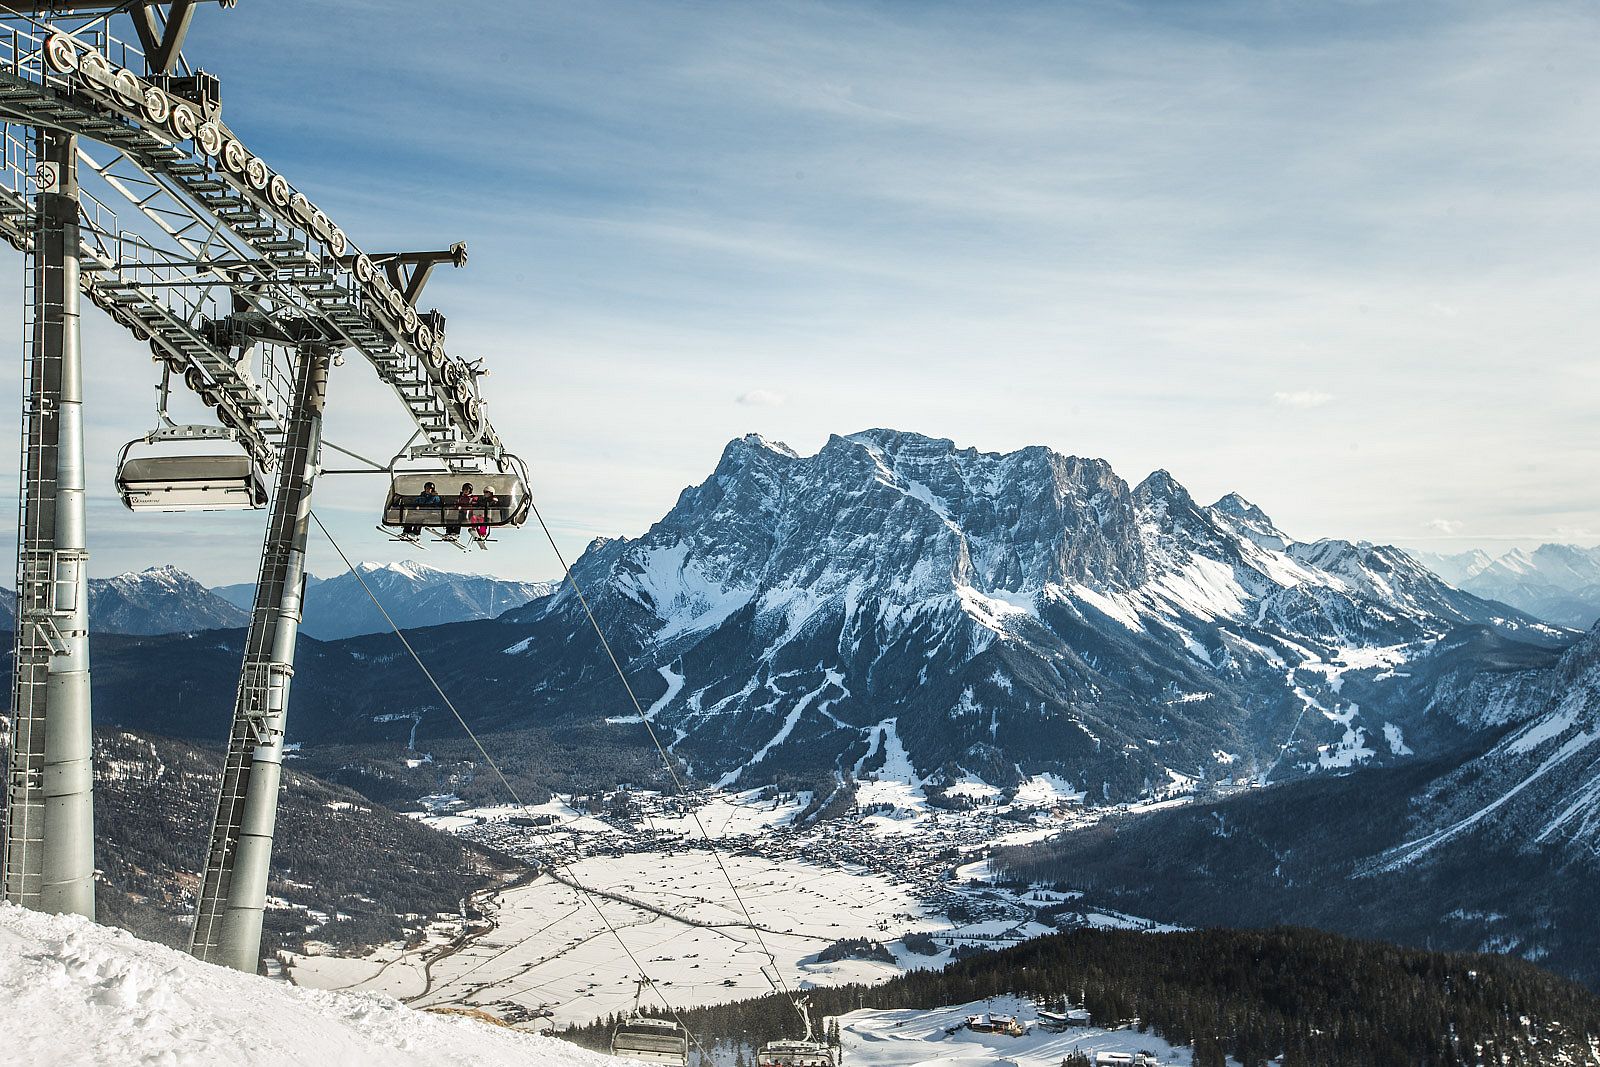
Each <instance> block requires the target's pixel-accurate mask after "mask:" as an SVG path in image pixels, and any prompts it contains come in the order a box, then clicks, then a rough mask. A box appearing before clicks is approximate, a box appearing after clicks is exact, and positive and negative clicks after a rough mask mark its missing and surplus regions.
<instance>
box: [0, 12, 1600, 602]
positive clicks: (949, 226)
mask: <svg viewBox="0 0 1600 1067" xmlns="http://www.w3.org/2000/svg"><path fill="white" fill-rule="evenodd" d="M468 15H470V21H468V20H467V16H468ZM1597 43H1600V6H1597V5H1595V4H1594V3H1541V2H1529V3H1521V4H1516V5H1506V4H1498V3H1474V2H1470V0H1468V2H1452V3H1429V2H1419V3H1408V4H1382V3H1365V2H1363V3H1332V2H1330V3H1271V2H1266V3H1263V2H1250V3H1238V4H1234V3H1227V2H1207V3H1203V4H1195V3H1182V2H1147V3H1136V2H1124V3H1096V2H1088V3H1076V4H1070V5H1069V4H1059V3H1018V2H1004V0H995V2H992V3H985V4H965V3H940V2H917V3H911V2H875V3H864V2H863V3H847V2H839V3H767V2H760V0H732V2H725V3H724V2H683V3H673V4H659V3H621V2H607V0H595V2H590V3H584V4H571V3H549V2H527V0H517V2H510V0H480V2H477V3H474V4H471V5H459V4H439V3H437V2H429V3H424V2H420V0H381V2H380V0H365V2H363V0H345V2H343V3H339V4H327V3H317V2H311V0H271V2H264V0H245V2H244V3H241V4H239V5H238V6H237V7H236V8H233V9H231V10H219V9H216V8H213V7H210V6H206V7H204V8H202V9H201V10H200V12H199V14H198V16H197V17H196V19H195V24H194V28H193V30H192V32H191V34H190V37H189V42H188V45H187V46H186V50H185V51H186V54H187V56H188V57H189V59H190V61H191V62H192V63H194V64H195V65H197V66H200V67H204V68H205V69H207V70H210V71H213V72H215V73H217V74H218V75H219V76H220V77H221V79H222V90H223V100H224V117H225V118H226V120H227V121H228V123H229V124H230V126H232V128H233V129H234V130H235V131H236V132H237V133H238V134H239V135H240V136H241V137H242V138H243V139H244V140H245V142H246V143H247V144H248V145H249V146H250V147H251V148H252V149H253V150H254V151H256V152H257V153H259V154H261V155H262V156H264V157H265V158H266V159H267V160H268V161H269V162H270V163H271V164H272V165H273V166H274V167H275V168H276V169H279V170H281V171H283V172H285V173H286V174H287V175H288V176H289V177H290V179H291V181H293V182H294V183H295V184H296V185H298V186H300V187H302V188H304V189H305V190H307V192H308V193H309V194H310V195H311V196H312V199H313V200H314V201H316V202H317V203H318V204H319V205H320V206H322V207H323V208H324V209H325V210H327V211H328V212H329V214H330V215H331V216H332V217H333V218H334V219H335V220H336V221H337V222H338V223H339V224H340V225H341V226H342V227H343V228H344V229H345V230H346V231H347V232H349V233H350V234H351V235H352V237H353V238H354V239H355V240H356V241H357V243H358V244H359V245H361V246H362V247H364V248H366V249H369V250H374V249H388V248H399V247H402V246H403V247H407V248H418V247H443V246H444V245H447V244H449V243H450V242H452V241H456V240H465V241H467V242H468V245H469V248H470V262H469V264H468V265H467V267H466V268H465V269H463V270H460V271H450V270H444V271H441V272H439V273H436V275H435V279H434V280H433V281H432V282H430V285H429V289H428V292H427V294H426V297H425V299H424V301H423V304H424V305H425V306H437V307H439V308H440V309H441V310H443V311H444V312H445V314H446V315H447V316H448V319H449V337H450V347H451V349H452V351H456V352H460V353H465V354H469V355H475V356H482V357H484V358H485V359H486V360H487V362H488V365H489V366H490V368H491V372H492V373H491V376H490V377H488V378H486V379H485V380H484V383H483V384H484V389H485V392H486V395H487V397H488V399H489V414H490V416H491V418H492V419H493V420H494V422H495V424H496V426H497V427H498V428H499V430H500V432H501V434H502V436H503V438H504V439H505V440H506V441H507V443H508V444H509V445H510V446H511V448H512V449H513V450H514V451H515V452H517V453H518V454H519V455H520V456H521V457H522V458H523V459H524V460H526V462H527V463H528V465H529V467H530V468H531V470H532V473H533V486H534V490H535V493H536V495H537V498H538V501H539V503H540V506H541V508H542V510H543V512H544V514H545V515H546V517H547V518H548V519H549V520H550V521H551V523H552V526H553V528H554V530H555V532H556V536H557V540H558V543H559V544H560V545H561V548H562V551H563V552H565V553H566V554H567V555H568V558H569V559H570V558H572V557H573V556H575V555H576V554H577V553H578V552H579V551H581V549H582V547H583V545H584V544H585V543H587V542H588V540H589V539H591V538H592V537H595V536H600V535H604V536H617V535H625V536H636V535H638V534H640V533H642V532H643V531H644V530H645V529H646V528H648V526H649V525H650V523H651V522H653V521H654V520H656V519H658V518H659V517H660V516H661V515H662V514H664V513H665V512H666V511H667V510H668V509H669V508H670V507H671V505H672V503H673V501H674V500H675V499H676V497H677V495H678V493H679V492H680V491H681V490H682V489H683V488H684V487H685V486H688V485H691V484H695V483H698V482H700V481H702V480H703V479H704V478H705V477H706V476H707V475H708V474H709V473H710V471H711V469H712V467H713V466H714V464H715V462H716V460H717V457H718V455H719V454H720V452H721V450H722V448H723V446H724V445H725V444H726V442H727V441H728V440H729V439H730V438H733V437H736V436H739V435H742V434H744V433H747V432H759V433H761V434H762V435H764V436H765V437H767V438H770V439H776V440H781V441H784V442H786V443H788V444H789V445H790V446H792V447H793V448H795V449H796V450H798V451H800V452H801V453H811V452H814V451H815V450H816V449H817V448H819V447H820V446H821V445H822V444H823V443H824V442H825V441H826V440H827V438H828V436H829V435H830V434H834V433H838V434H846V433H851V432H854V431H857V430H861V429H865V428H868V427H874V426H888V427H893V428H896V429H902V430H912V431H917V432H920V433H924V434H928V435H930V436H936V437H946V438H950V439H953V440H954V441H956V442H957V443H958V444H959V445H961V446H963V447H966V446H973V447H977V448H979V449H982V450H985V451H997V452H998V451H1009V450H1012V449H1016V448H1020V447H1023V446H1026V445H1031V444H1045V445H1049V446H1051V447H1053V448H1056V449H1058V450H1059V451H1062V452H1065V453H1070V454H1076V455H1084V456H1096V457H1103V458H1105V459H1107V460H1108V461H1110V463H1111V464H1112V466H1113V467H1114V468H1115V469H1116V470H1117V471H1118V472H1119V473H1120V474H1121V475H1122V476H1123V477H1124V478H1125V479H1127V480H1128V481H1129V482H1130V483H1131V482H1137V481H1138V480H1140V479H1142V478H1143V477H1144V476H1145V475H1146V474H1148V473H1149V472H1150V471H1151V470H1154V469H1156V468H1165V469H1167V470H1169V471H1171V472H1172V473H1173V474H1174V475H1175V476H1176V477H1177V478H1178V479H1179V481H1181V482H1183V483H1184V484H1185V485H1186V486H1187V487H1188V488H1189V489H1190V490H1191V492H1192V493H1193V494H1194V495H1195V497H1196V498H1197V499H1199V500H1201V501H1202V502H1209V501H1211V500H1214V499H1216V498H1217V497H1219V496H1221V495H1223V494H1224V493H1226V492H1229V491H1238V492H1240V493H1242V494H1243V495H1244V496H1245V497H1247V498H1249V499H1250V500H1252V501H1254V502H1255V503H1257V504H1258V505H1260V506H1261V507H1262V508H1264V509H1265V510H1266V511H1267V512H1268V513H1269V514H1270V515H1272V517H1273V518H1274V519H1275V520H1276V521H1277V522H1278V524H1279V525H1280V526H1281V527H1282V528H1283V529H1285V530H1286V531H1287V532H1288V533H1289V534H1291V535H1292V536H1294V537H1297V538H1300V539H1304V540H1312V539H1315V538H1318V537H1346V538H1352V539H1358V538H1360V539H1367V540H1374V541H1382V542H1390V543H1396V544H1400V545H1402V546H1405V547H1409V548H1415V549H1425V550H1431V551H1452V552H1454V551H1466V550H1468V549H1472V548H1479V547H1481V548H1485V549H1488V550H1490V551H1492V552H1495V553H1499V552H1503V551H1505V550H1507V549H1509V548H1511V547H1515V546H1523V547H1531V546H1533V545H1536V544H1538V543H1540V542H1543V541H1566V542H1577V543H1582V544H1594V543H1596V542H1600V494H1597V493H1596V490H1595V488H1594V484H1595V482H1594V472H1595V470H1596V469H1597V461H1600V437H1597V434H1596V431H1595V429H1594V427H1595V418H1594V414H1595V412H1594V407H1595V401H1596V398H1597V397H1600V357H1597V354H1596V349H1595V343H1596V342H1595V338H1597V337H1600V300H1596V298H1595V288H1594V280H1595V269H1594V268H1595V258H1596V250H1597V249H1600V210H1597V208H1600V203H1597V200H1596V193H1595V192H1594V188H1595V186H1594V182H1595V176H1596V174H1597V173H1600V139H1597V138H1596V137H1595V134H1594V131H1595V130H1596V129H1600V82H1597V81H1596V80H1595V78H1594V76H1593V65H1594V64H1593V57H1594V56H1595V54H1596V45H1597ZM20 276H21V267H20V257H17V266H16V268H15V271H14V273H12V274H11V275H10V277H12V278H13V279H14V282H13V284H15V285H16V286H17V289H16V290H14V291H15V292H17V293H18V295H19V296H20V288H21V287H20ZM91 311H92V309H91ZM3 315H10V316H11V320H10V321H11V322H13V323H14V322H15V311H14V310H6V309H0V316H3ZM0 328H7V329H11V333H10V336H16V335H17V331H16V329H15V327H8V326H6V320H5V319H4V318H3V317H0ZM84 341H85V352H86V357H85V358H86V360H87V362H88V367H89V392H88V404H89V409H88V414H87V416H86V417H87V422H88V426H89V447H90V473H91V477H92V479H93V481H92V488H93V493H92V497H91V505H90V523H91V534H90V550H91V568H92V571H93V572H94V573H96V574H100V575H106V574H113V573H117V572H118V571H122V570H127V569H130V568H136V567H142V566H146V565H150V564H156V563H168V562H172V563H177V564H179V565H180V566H182V567H184V568H185V569H187V570H189V571H191V573H194V574H195V575H196V576H197V577H199V578H201V580H202V581H205V582H207V583H211V584H217V583H222V582H230V581H241V580H249V579H250V578H251V577H253V574H254V570H255V566H256V558H257V555H258V553H259V548H260V536H261V530H262V526H263V523H264V514H262V513H255V514H245V515H211V514H189V515H137V516H135V515H131V514H128V513H126V512H124V511H122V510H121V508H120V505H119V504H117V502H116V498H115V494H114V491H113V489H112V478H111V474H112V471H113V469H114V461H115V456H116V450H117V448H118V447H119V446H120V444H121V443H122V442H123V441H126V440H128V439H129V438H131V437H134V436H137V435H138V434H140V433H142V432H143V431H144V430H145V429H147V428H148V427H149V425H150V424H151V421H152V414H151V413H152V410H153V409H152V406H151V404H150V398H151V397H153V393H152V392H151V391H150V386H151V385H153V383H154V381H155V378H154V373H153V370H152V368H151V365H150V363H149V359H148V354H147V352H146V351H144V349H143V347H142V346H140V345H139V344H137V343H135V342H133V341H132V340H131V339H129V338H125V337H123V336H121V335H119V334H118V333H117V332H116V329H115V328H114V327H112V326H110V325H108V324H107V323H106V321H105V320H104V317H103V316H99V315H98V313H94V314H93V315H92V316H91V317H90V318H89V319H86V325H85V334H84ZM13 407H14V405H13ZM5 414H6V417H7V418H8V419H9V420H10V422H9V425H10V426H11V428H12V429H11V430H7V429H6V425H7V423H6V422H4V421H0V433H9V432H14V428H15V419H16V416H15V413H14V411H12V412H8V413H5ZM408 426H409V423H408V420H407V418H406V416H405V414H404V412H403V410H402V409H401V407H400V405H399V403H398V401H396V400H395V399H394V398H393V397H392V395H389V394H387V393H386V392H385V390H384V389H383V388H382V387H381V386H380V385H379V384H378V383H377V381H376V379H375V378H374V376H373V375H372V373H371V371H370V369H369V368H367V367H365V366H363V365H362V364H361V362H360V360H359V359H351V360H348V361H347V362H346V364H345V365H344V366H342V367H340V368H338V369H336V370H335V372H334V376H333V380H332V382H331V385H330V392H329V414H328V420H327V435H328V437H329V438H330V439H331V440H334V441H335V442H337V443H339V444H342V445H344V446H345V447H349V448H353V449H355V450H356V451H358V452H361V453H363V454H365V455H370V456H375V457H379V458H386V457H387V456H388V455H389V454H392V453H393V452H394V451H395V450H396V449H397V448H399V447H400V446H401V444H403V443H404V440H405V438H406V436H407V434H408V433H409V429H408ZM4 484H6V485H7V486H9V487H10V490H11V492H12V493H14V487H15V478H14V476H13V477H12V478H11V479H10V480H9V481H8V482H6V483H4ZM383 493H384V485H383V483H382V482H381V481H380V480H378V479H374V478H357V477H342V478H336V477H328V478H326V479H324V480H323V481H321V482H320V483H319V484H318V488H317V491H316V506H317V510H318V512H319V514H321V515H322V516H323V518H324V519H325V520H326V521H328V522H329V524H330V526H331V527H332V528H333V530H334V532H335V534H336V536H338V537H339V538H340V540H341V542H342V543H344V545H345V547H346V549H347V551H349V552H350V553H351V555H352V556H354V557H355V558H358V559H373V560H383V559H396V558H405V557H413V556H417V550H416V549H414V548H411V547H410V546H407V545H397V544H393V543H391V542H389V541H388V540H386V539H385V538H384V536H383V535H382V534H380V533H379V532H378V531H377V530H376V529H374V524H375V522H376V519H377V510H378V507H379V506H380V504H381V502H382V498H383ZM420 558H422V559H423V560H424V562H428V563H431V564H433V565H435V566H443V567H449V568H457V569H472V570H483V571H491V572H494V573H499V574H503V575H505V576H508V577H520V578H547V577H551V576H552V575H554V574H556V573H557V572H558V566H557V564H556V562H555V560H554V557H553V556H552V554H551V552H550V549H549V547H548V546H547V545H546V544H545V543H544V542H543V540H542V538H541V537H540V535H539V533H538V531H537V529H536V528H534V527H528V528H524V529H523V530H522V531H520V532H506V533H505V534H504V535H503V537H502V539H501V541H500V543H499V544H497V545H495V546H494V548H493V550H492V551H491V552H489V553H477V552H474V553H472V554H471V555H468V556H463V555H460V554H458V553H456V552H455V551H454V550H453V549H449V548H444V547H436V548H433V549H431V550H429V551H428V552H426V553H425V554H423V555H422V556H421V557H420ZM338 567H339V564H338V561H337V559H336V558H335V557H334V556H333V555H332V553H331V552H330V551H329V549H328V548H327V546H326V545H325V544H323V543H321V542H320V541H319V542H318V543H317V544H315V545H314V546H313V553H312V568H313V570H315V571H316V572H317V573H319V574H325V575H326V574H332V573H334V572H335V571H336V570H337V569H338Z"/></svg>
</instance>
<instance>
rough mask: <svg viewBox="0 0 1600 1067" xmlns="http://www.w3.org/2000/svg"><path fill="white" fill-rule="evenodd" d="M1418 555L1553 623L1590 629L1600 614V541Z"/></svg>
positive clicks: (1443, 573) (1450, 577) (1456, 580)
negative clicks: (1495, 554) (1589, 544)
mask: <svg viewBox="0 0 1600 1067" xmlns="http://www.w3.org/2000/svg"><path fill="white" fill-rule="evenodd" d="M1415 555H1416V557H1417V559H1418V560H1420V561H1421V562H1422V564H1423V565H1424V566H1426V567H1428V568H1430V569H1431V570H1432V571H1433V572H1434V573H1435V574H1438V575H1439V576H1440V577H1442V578H1443V579H1444V580H1445V581H1447V582H1449V583H1450V584H1451V585H1454V586H1456V587H1457V588H1459V589H1465V590H1466V591H1468V592H1470V593H1474V594H1476V595H1478V596H1481V597H1483V598H1485V599H1487V600H1498V601H1501V602H1502V603H1505V604H1510V605H1511V606H1512V607H1514V608H1518V609H1520V610H1522V611H1525V612H1527V613H1528V614H1530V615H1534V616H1537V617H1538V618H1541V619H1545V620H1547V621H1549V622H1553V623H1557V624H1559V625H1561V626H1575V627H1577V628H1578V629H1584V630H1586V629H1588V628H1589V627H1590V626H1593V625H1594V623H1595V621H1596V620H1597V619H1600V545H1597V546H1595V547H1594V548H1580V547H1578V546H1577V545H1556V544H1547V545H1540V546H1539V547H1538V548H1536V549H1534V550H1533V551H1532V552H1524V551H1523V550H1522V549H1520V548H1517V549H1512V550H1511V551H1510V552H1507V553H1506V554H1505V555H1503V556H1500V557H1498V558H1496V557H1493V556H1490V555H1489V554H1488V553H1486V552H1482V551H1473V552H1462V553H1459V554H1455V555H1440V554H1437V553H1433V552H1418V553H1416V554H1415Z"/></svg>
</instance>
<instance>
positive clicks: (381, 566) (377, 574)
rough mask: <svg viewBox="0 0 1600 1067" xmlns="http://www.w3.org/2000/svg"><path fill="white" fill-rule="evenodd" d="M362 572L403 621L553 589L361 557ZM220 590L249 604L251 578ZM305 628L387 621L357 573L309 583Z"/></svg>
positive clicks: (381, 627)
mask: <svg viewBox="0 0 1600 1067" xmlns="http://www.w3.org/2000/svg"><path fill="white" fill-rule="evenodd" d="M356 568H357V569H358V570H359V571H360V572H361V576H362V578H364V579H365V580H366V583H367V585H368V586H370V587H371V589H372V591H373V592H374V593H376V594H377V596H378V599H379V600H381V601H382V602H383V606H384V608H385V609H386V610H387V611H388V612H389V614H390V615H391V616H393V617H394V620H395V622H397V623H399V624H400V625H401V626H402V627H407V628H410V627H416V626H437V625H440V624H442V623H448V622H464V621H466V620H468V619H492V618H494V617H495V616H497V615H499V614H501V613H502V612H505V611H508V610H510V609H512V608H516V607H521V606H522V605H524V604H526V603H528V601H530V600H533V599H535V598H537V597H541V596H545V595H546V594H548V593H549V592H550V590H551V585H550V583H548V582H516V581H509V580H507V579H504V578H493V577H490V576H488V575H483V574H457V573H455V572H452V571H446V570H440V569H439V568H437V567H429V566H427V565H426V564H422V563H416V562H413V561H409V560H408V561H406V562H404V563H358V564H356ZM213 592H215V593H216V594H217V595H218V596H220V597H222V598H224V599H226V600H228V601H230V602H231V603H234V604H237V605H240V606H241V607H243V608H245V609H246V610H248V609H249V607H250V600H251V597H252V596H253V594H254V592H255V585H254V584H253V583H245V584H243V585H229V586H221V587H219V588H217V589H215V590H213ZM303 629H304V631H305V633H307V634H308V635H309V636H311V637H315V638H318V639H319V640H323V641H333V640H337V639H338V638H341V637H353V636H355V635H357V634H369V633H379V632H384V631H387V630H388V629H389V626H388V624H387V623H386V622H384V620H383V616H382V615H381V614H380V613H379V612H378V609H377V608H375V607H373V605H372V600H371V598H370V597H368V595H367V593H366V590H364V589H363V588H362V586H361V583H360V582H359V581H357V580H356V578H355V576H354V575H352V574H350V573H349V572H348V571H346V572H344V573H342V574H340V575H338V576H337V577H334V578H326V579H313V580H311V581H309V582H308V583H307V589H306V618H305V624H304V626H303Z"/></svg>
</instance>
